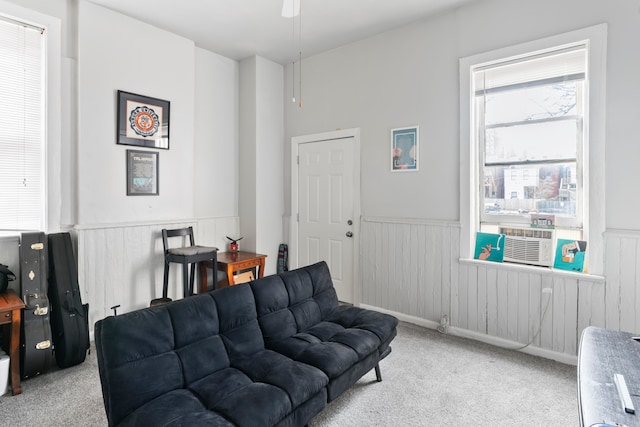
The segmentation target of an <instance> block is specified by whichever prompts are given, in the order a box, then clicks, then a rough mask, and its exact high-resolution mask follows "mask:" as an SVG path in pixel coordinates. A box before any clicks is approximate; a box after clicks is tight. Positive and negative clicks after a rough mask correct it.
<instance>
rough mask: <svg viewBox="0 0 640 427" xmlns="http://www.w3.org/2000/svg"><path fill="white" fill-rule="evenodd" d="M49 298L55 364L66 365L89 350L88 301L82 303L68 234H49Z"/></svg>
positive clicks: (78, 359) (82, 356) (72, 363)
mask: <svg viewBox="0 0 640 427" xmlns="http://www.w3.org/2000/svg"><path fill="white" fill-rule="evenodd" d="M49 299H50V300H51V329H52V332H53V344H54V347H55V351H54V354H55V357H56V363H57V364H58V366H59V367H60V368H68V367H70V366H75V365H78V364H80V363H82V362H84V359H85V357H86V355H87V350H89V322H88V315H87V314H88V311H89V304H84V305H83V304H82V299H81V298H80V286H79V285H78V267H77V265H76V259H75V256H74V255H73V246H72V244H71V235H70V234H69V233H57V234H50V235H49Z"/></svg>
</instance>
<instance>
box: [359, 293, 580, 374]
mask: <svg viewBox="0 0 640 427" xmlns="http://www.w3.org/2000/svg"><path fill="white" fill-rule="evenodd" d="M360 307H362V308H366V309H368V310H373V311H379V312H381V313H386V314H390V315H392V316H395V317H397V318H398V319H399V320H400V321H402V322H407V323H411V324H413V325H418V326H422V327H425V328H428V329H434V330H437V328H438V326H440V323H439V322H434V321H432V320H427V319H423V318H421V317H416V316H410V315H408V314H404V313H398V312H395V311H391V310H387V309H384V308H380V307H374V306H371V305H366V304H360ZM447 334H448V335H453V336H456V337H462V338H468V339H472V340H475V341H480V342H483V343H485V344H490V345H494V346H496V347H501V348H505V349H510V350H515V351H520V352H522V353H525V354H530V355H532V356H539V357H544V358H545V359H550V360H555V361H556V362H560V363H564V364H566V365H574V366H575V365H577V363H578V357H577V356H575V355H571V354H565V353H559V352H557V351H553V350H548V349H545V348H541V347H535V346H533V345H530V346H528V347H525V348H521V347H522V345H523V344H522V343H519V342H516V341H511V340H506V339H504V338H499V337H495V336H491V335H486V334H481V333H480V332H476V331H470V330H467V329H462V328H458V327H455V326H449V327H448V328H447Z"/></svg>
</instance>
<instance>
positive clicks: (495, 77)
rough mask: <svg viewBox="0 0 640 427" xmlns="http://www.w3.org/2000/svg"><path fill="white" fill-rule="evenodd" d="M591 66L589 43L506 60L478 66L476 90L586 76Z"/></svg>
mask: <svg viewBox="0 0 640 427" xmlns="http://www.w3.org/2000/svg"><path fill="white" fill-rule="evenodd" d="M586 68H587V47H586V45H583V44H581V45H578V46H573V47H570V48H564V49H559V50H554V51H551V52H545V53H541V54H538V55H535V56H533V57H526V58H517V59H511V60H506V61H502V62H498V63H493V64H490V65H485V66H481V67H477V68H476V69H475V70H474V79H475V81H474V85H475V90H476V94H479V95H481V94H482V92H483V91H491V90H492V89H494V90H495V89H498V88H504V87H510V86H511V87H513V86H518V85H521V84H526V83H528V82H553V81H554V80H557V81H564V80H584V78H585V72H586Z"/></svg>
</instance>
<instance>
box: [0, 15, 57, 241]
mask: <svg viewBox="0 0 640 427" xmlns="http://www.w3.org/2000/svg"><path fill="white" fill-rule="evenodd" d="M44 38H45V35H44V31H43V30H42V29H41V28H36V27H34V26H32V25H30V24H23V23H20V22H16V21H13V20H10V19H0V230H16V231H20V230H42V229H43V228H44V224H45V170H44V169H45V168H44V164H45V163H44V155H45V145H44V140H45V131H44V129H45V109H44V105H45V95H44V93H45V91H44V89H45V83H44V81H45V74H46V73H45V61H44V50H45V49H44V46H45V40H44Z"/></svg>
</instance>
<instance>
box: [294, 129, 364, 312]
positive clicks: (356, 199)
mask: <svg viewBox="0 0 640 427" xmlns="http://www.w3.org/2000/svg"><path fill="white" fill-rule="evenodd" d="M346 138H353V164H352V165H351V167H352V170H353V182H352V185H353V234H354V237H355V239H353V266H352V273H353V274H352V277H353V284H352V287H351V289H352V295H351V301H353V305H356V306H357V305H359V304H360V295H361V285H360V128H353V129H343V130H336V131H331V132H321V133H315V134H311V135H302V136H294V137H293V138H291V217H290V218H291V219H290V221H289V267H290V268H291V269H294V268H298V212H299V211H298V153H299V146H300V144H306V143H314V142H323V141H331V140H336V139H346Z"/></svg>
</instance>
